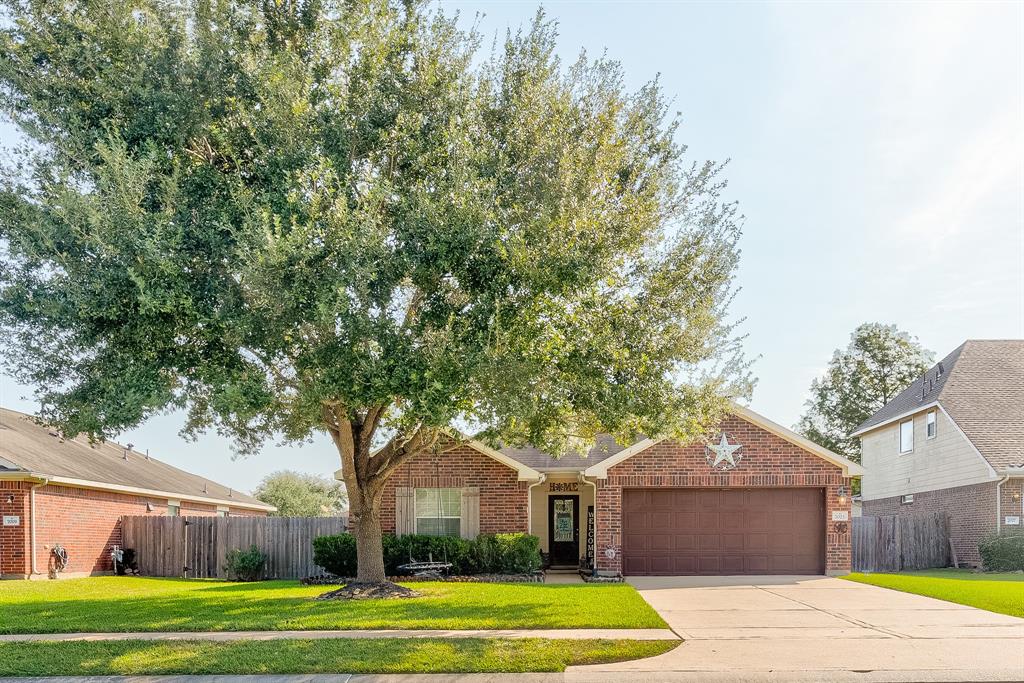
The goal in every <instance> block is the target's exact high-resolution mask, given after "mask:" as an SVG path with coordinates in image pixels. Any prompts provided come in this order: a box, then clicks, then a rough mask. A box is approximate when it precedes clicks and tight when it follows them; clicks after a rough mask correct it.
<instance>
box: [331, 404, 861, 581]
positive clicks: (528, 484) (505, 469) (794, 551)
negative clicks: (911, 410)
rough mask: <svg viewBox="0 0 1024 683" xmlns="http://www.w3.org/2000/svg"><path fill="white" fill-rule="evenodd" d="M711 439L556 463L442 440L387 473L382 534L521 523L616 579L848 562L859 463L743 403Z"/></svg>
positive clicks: (839, 569) (467, 532)
mask: <svg viewBox="0 0 1024 683" xmlns="http://www.w3.org/2000/svg"><path fill="white" fill-rule="evenodd" d="M708 437H709V438H708V442H707V444H705V443H704V442H703V441H701V442H699V443H694V444H689V445H683V444H679V443H676V442H673V441H671V440H651V439H645V440H643V441H639V442H637V443H635V444H632V445H630V446H629V447H624V446H622V445H620V444H616V443H615V442H614V441H613V440H611V439H608V438H604V439H601V440H599V442H598V444H597V445H596V446H595V448H594V449H593V450H592V451H591V452H590V453H589V454H588V455H587V456H586V457H581V456H579V455H575V454H570V455H566V456H565V457H563V458H560V459H555V458H553V457H551V456H550V455H548V454H547V453H543V452H541V451H539V450H537V449H535V448H503V449H501V450H494V449H491V448H489V447H487V446H486V445H484V444H482V443H479V442H476V441H472V440H470V441H468V442H464V443H461V444H458V445H454V444H453V445H451V446H442V447H439V448H438V449H436V452H431V453H425V454H423V455H420V456H417V457H416V458H414V459H413V460H411V461H410V462H408V463H406V464H405V465H403V466H402V467H400V468H399V469H398V470H396V472H395V473H394V474H393V475H392V476H391V478H390V480H389V482H388V488H387V489H386V491H385V493H384V497H383V502H382V505H383V515H382V517H383V526H384V530H385V531H386V532H395V533H398V534H405V533H443V534H451V535H461V536H463V537H465V538H473V537H475V536H476V535H477V534H478V533H481V532H523V531H525V532H529V533H532V534H535V535H537V536H538V537H540V540H541V549H542V551H543V552H544V553H546V554H547V555H548V556H549V559H550V563H551V564H552V565H553V566H564V567H576V566H584V567H594V566H595V565H596V569H597V570H598V571H600V572H602V573H609V574H617V573H624V574H630V575H644V574H646V575H685V574H712V575H713V574H824V573H828V574H843V573H847V572H849V571H850V521H849V520H850V505H851V498H850V488H851V487H850V483H851V478H852V477H857V476H859V475H860V473H861V469H860V466H859V465H857V464H856V463H853V462H850V461H848V460H846V459H844V458H842V457H840V456H838V455H836V454H835V453H832V452H831V451H828V450H826V449H824V448H822V447H820V446H817V445H816V444H813V443H811V442H810V441H808V440H806V439H804V438H803V437H801V436H799V435H797V434H795V433H793V432H792V431H790V430H788V429H786V428H785V427H782V426H780V425H777V424H775V423H774V422H771V421H770V420H768V419H766V418H764V417H762V416H760V415H758V414H757V413H755V412H753V411H751V410H749V409H747V408H743V407H740V406H733V407H732V409H731V414H730V415H728V416H727V417H726V418H725V419H724V420H723V421H722V422H721V424H720V425H719V427H718V429H716V430H715V431H714V433H713V434H710V435H708ZM339 475H340V473H339ZM595 498H596V505H595Z"/></svg>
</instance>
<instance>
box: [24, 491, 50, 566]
mask: <svg viewBox="0 0 1024 683" xmlns="http://www.w3.org/2000/svg"><path fill="white" fill-rule="evenodd" d="M49 483H50V480H49V479H47V478H45V477H44V478H43V480H42V481H38V482H36V483H35V484H32V486H31V488H29V490H28V506H29V513H28V515H29V518H28V519H29V522H28V524H29V527H28V528H29V532H28V533H29V550H30V552H31V553H32V575H33V576H35V575H36V574H38V573H39V567H38V562H37V560H36V489H37V488H39V487H40V486H46V485H47V484H49Z"/></svg>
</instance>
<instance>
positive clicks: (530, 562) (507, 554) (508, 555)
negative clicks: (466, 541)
mask: <svg viewBox="0 0 1024 683" xmlns="http://www.w3.org/2000/svg"><path fill="white" fill-rule="evenodd" d="M473 551H474V556H475V558H476V563H475V564H476V565H477V567H478V570H479V571H480V572H483V573H486V574H530V573H532V572H535V571H537V570H538V569H540V567H541V557H540V539H539V538H537V537H536V536H531V535H529V534H480V535H479V536H477V539H476V541H475V542H474V544H473Z"/></svg>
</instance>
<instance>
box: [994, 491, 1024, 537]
mask: <svg viewBox="0 0 1024 683" xmlns="http://www.w3.org/2000/svg"><path fill="white" fill-rule="evenodd" d="M999 506H1000V512H999V519H1000V523H1001V524H1004V523H1005V522H1006V518H1007V517H1008V516H1009V517H1020V518H1021V521H1022V522H1024V479H1008V480H1007V481H1006V483H1005V484H1003V490H1002V493H1001V495H1000V497H999ZM1003 531H1017V532H1022V533H1024V525H1016V526H1014V525H1005V524H1004V526H1003Z"/></svg>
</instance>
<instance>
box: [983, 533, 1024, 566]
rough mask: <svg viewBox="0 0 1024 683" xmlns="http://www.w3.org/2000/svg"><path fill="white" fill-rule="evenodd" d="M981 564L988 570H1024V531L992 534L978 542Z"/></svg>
mask: <svg viewBox="0 0 1024 683" xmlns="http://www.w3.org/2000/svg"><path fill="white" fill-rule="evenodd" d="M978 553H979V554H980V555H981V566H982V568H983V569H984V570H985V571H987V572H1015V571H1021V570H1024V532H1020V531H1011V532H1004V533H1002V534H992V535H990V536H986V537H985V538H983V539H981V542H980V543H978Z"/></svg>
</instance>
